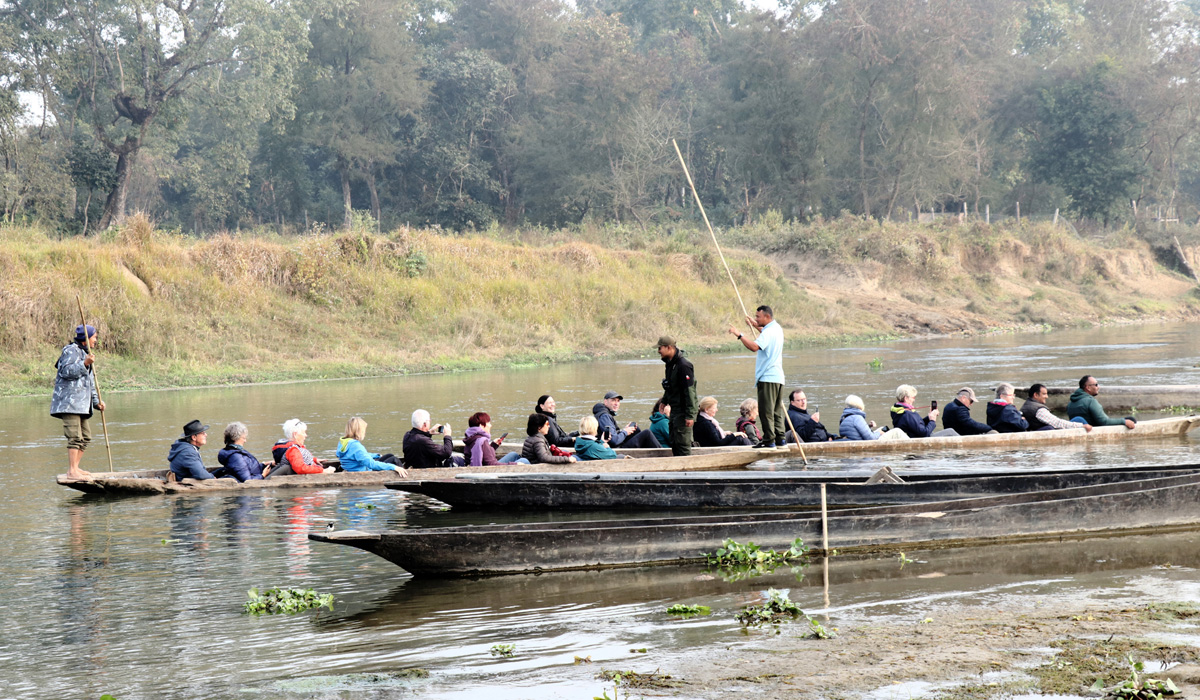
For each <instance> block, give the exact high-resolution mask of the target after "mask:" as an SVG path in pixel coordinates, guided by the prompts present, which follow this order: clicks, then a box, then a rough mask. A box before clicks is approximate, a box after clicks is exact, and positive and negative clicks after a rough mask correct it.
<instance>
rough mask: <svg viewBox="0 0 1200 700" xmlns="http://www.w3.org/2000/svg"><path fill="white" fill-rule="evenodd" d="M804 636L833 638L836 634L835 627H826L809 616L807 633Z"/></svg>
mask: <svg viewBox="0 0 1200 700" xmlns="http://www.w3.org/2000/svg"><path fill="white" fill-rule="evenodd" d="M804 636H805V638H806V639H833V638H834V637H836V636H837V628H829V627H826V626H825V625H822V624H821V623H820V622H817V621H816V620H815V619H813V618H811V617H810V618H808V634H806V635H804Z"/></svg>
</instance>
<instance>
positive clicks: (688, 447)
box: [658, 335, 699, 457]
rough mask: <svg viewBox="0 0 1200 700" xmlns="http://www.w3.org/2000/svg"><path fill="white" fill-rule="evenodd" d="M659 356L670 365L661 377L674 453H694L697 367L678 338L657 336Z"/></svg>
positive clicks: (681, 454) (676, 454)
mask: <svg viewBox="0 0 1200 700" xmlns="http://www.w3.org/2000/svg"><path fill="white" fill-rule="evenodd" d="M658 356H659V357H661V358H662V361H663V362H664V363H666V365H667V371H666V377H665V378H664V379H663V381H662V386H663V390H664V391H665V392H666V393H664V394H663V400H664V401H666V402H667V405H669V406H670V407H671V454H673V455H675V456H676V457H682V456H684V455H690V454H691V453H692V426H693V425H695V424H696V413H697V412H698V411H699V401H697V399H696V368H695V367H693V366H692V362H691V360H689V359H687V358H686V357H684V356H683V351H682V350H680V349H679V348H678V347H676V346H675V339H674V338H672V337H670V336H666V335H664V336H663V337H661V338H659V339H658Z"/></svg>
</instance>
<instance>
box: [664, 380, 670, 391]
mask: <svg viewBox="0 0 1200 700" xmlns="http://www.w3.org/2000/svg"><path fill="white" fill-rule="evenodd" d="M662 388H663V391H667V390H669V389H670V388H671V383H670V382H668V381H667V380H666V379H665V378H664V379H663V380H662Z"/></svg>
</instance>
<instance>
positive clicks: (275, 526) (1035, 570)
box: [0, 324, 1200, 700]
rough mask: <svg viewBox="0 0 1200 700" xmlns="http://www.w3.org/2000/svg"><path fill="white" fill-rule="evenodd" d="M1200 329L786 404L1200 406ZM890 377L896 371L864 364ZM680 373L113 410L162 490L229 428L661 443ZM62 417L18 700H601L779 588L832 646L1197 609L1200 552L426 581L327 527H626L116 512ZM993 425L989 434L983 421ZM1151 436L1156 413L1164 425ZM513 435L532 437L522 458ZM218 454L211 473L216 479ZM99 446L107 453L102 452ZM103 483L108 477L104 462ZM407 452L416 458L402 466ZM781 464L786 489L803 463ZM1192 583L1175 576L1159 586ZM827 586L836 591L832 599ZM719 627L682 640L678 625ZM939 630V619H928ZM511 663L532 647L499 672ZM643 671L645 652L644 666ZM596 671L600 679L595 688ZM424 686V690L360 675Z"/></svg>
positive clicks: (39, 460)
mask: <svg viewBox="0 0 1200 700" xmlns="http://www.w3.org/2000/svg"><path fill="white" fill-rule="evenodd" d="M1198 340H1200V326H1196V325H1182V324H1173V325H1156V326H1137V327H1115V328H1101V329H1094V330H1085V331H1063V332H1055V333H1048V334H1021V335H1002V336H992V337H985V338H968V339H962V338H952V339H937V340H926V341H906V342H896V343H887V344H877V345H864V346H861V347H851V348H840V349H817V350H803V351H791V352H788V353H786V354H785V370H786V372H787V374H788V377H789V384H791V385H794V386H803V387H804V388H805V389H807V391H808V395H809V397H810V401H812V402H815V403H817V404H818V405H819V406H820V407H822V409H823V410H822V413H823V416H822V417H823V420H824V422H825V423H826V424H827V425H831V426H833V425H836V422H837V416H838V415H839V414H840V412H841V406H842V403H841V399H842V398H843V397H844V396H845V395H846V394H848V393H858V394H860V395H861V396H862V397H863V398H864V399H865V401H866V403H867V408H868V415H870V416H871V417H874V418H875V419H877V420H882V419H886V415H887V414H886V407H887V406H888V405H890V403H891V400H890V399H891V396H892V391H893V390H894V388H895V387H896V385H898V384H901V383H911V384H915V385H916V386H917V387H919V388H920V389H921V396H920V397H919V398H920V399H923V400H926V401H927V400H928V399H929V398H937V399H939V401H940V402H942V403H945V402H948V401H949V400H950V399H951V398H952V396H953V392H954V390H956V389H957V388H958V387H959V386H962V385H964V384H969V385H972V386H974V387H975V388H976V390H977V391H980V393H981V394H982V393H984V390H985V389H986V388H987V387H990V386H995V384H996V383H997V382H1000V381H1011V382H1013V383H1015V384H1017V385H1028V384H1030V383H1032V382H1034V381H1041V382H1043V383H1047V384H1074V383H1075V381H1077V380H1078V378H1079V376H1081V375H1082V374H1084V373H1085V372H1090V373H1093V374H1096V375H1097V376H1098V377H1099V378H1100V381H1101V396H1100V398H1101V400H1103V388H1104V386H1106V385H1119V384H1151V383H1163V384H1184V383H1200V369H1197V368H1196V365H1198V364H1200V352H1198V351H1197V349H1196V348H1197V341H1198ZM874 358H879V359H880V360H881V361H882V362H883V369H882V370H880V371H872V370H869V369H868V367H867V365H868V363H869V362H870V361H871V360H872V359H874ZM694 359H695V362H696V365H697V374H698V379H699V386H700V391H701V393H702V394H713V395H714V396H716V397H717V398H718V400H719V401H720V402H721V405H722V409H721V413H720V414H719V417H720V418H721V419H722V421H723V422H724V423H725V425H726V426H727V427H729V426H731V425H732V422H733V419H734V417H735V414H736V406H737V404H738V403H739V402H740V401H741V399H743V398H745V397H746V396H750V395H752V392H753V384H752V374H753V356H752V355H751V354H749V353H745V354H736V355H714V356H699V357H697V358H694ZM661 376H662V364H661V362H659V361H658V359H657V357H656V356H648V357H647V358H645V359H643V360H632V361H624V362H601V363H592V364H579V365H565V366H558V367H550V368H535V369H521V370H509V371H496V372H479V373H466V374H455V375H431V376H420V377H397V378H386V379H371V380H362V381H350V382H327V383H315V384H298V385H283V386H266V387H247V388H230V389H201V390H190V391H177V392H145V393H137V394H112V395H109V396H106V398H107V400H108V404H109V407H110V411H109V430H110V433H111V436H112V442H113V455H114V459H115V460H116V461H117V467H118V468H119V469H126V468H161V467H162V466H165V455H166V451H167V448H168V446H169V444H170V442H171V440H172V439H173V438H174V437H175V436H176V435H177V434H178V433H179V431H180V426H182V425H183V424H184V423H186V422H187V421H189V420H191V419H192V418H200V419H201V420H203V421H205V422H206V423H210V424H212V426H213V429H212V431H213V435H214V437H213V443H215V442H219V434H220V431H221V428H222V427H223V426H224V425H225V424H226V423H228V422H229V421H232V420H241V421H243V422H244V423H246V424H247V425H248V426H249V427H250V431H251V436H250V441H249V444H248V447H249V449H250V450H251V451H252V452H255V453H256V454H259V455H260V456H265V455H266V454H267V453H268V451H269V446H270V444H271V443H273V442H274V440H275V439H276V436H277V433H278V430H279V428H278V426H279V425H280V424H281V423H282V422H283V420H285V419H287V418H291V417H298V418H300V419H302V420H305V421H306V422H308V423H309V426H310V427H309V436H310V437H309V446H310V447H312V448H313V449H314V451H316V452H318V453H330V452H332V449H333V447H334V445H335V443H336V440H337V438H338V437H340V436H341V434H342V429H343V427H344V425H345V420H346V418H347V417H348V416H350V415H354V414H357V415H361V416H363V417H364V418H366V419H367V421H368V422H369V423H370V428H369V430H368V435H367V440H366V443H367V445H368V447H370V448H371V449H373V450H376V451H393V450H396V448H397V447H398V444H399V442H400V438H401V436H402V435H403V433H404V432H405V431H406V430H407V429H408V427H409V415H410V414H411V412H412V411H413V409H415V408H418V407H421V408H427V409H429V410H430V411H431V412H432V413H433V416H434V420H435V421H436V422H446V421H448V422H450V423H451V424H452V425H453V426H454V429H455V430H456V431H457V433H458V434H460V435H461V433H462V430H463V429H464V428H465V427H466V417H467V416H468V415H470V414H471V413H473V412H474V411H477V410H485V411H488V412H489V413H491V415H492V416H493V420H494V423H495V428H496V430H495V432H496V433H497V434H498V433H500V432H504V431H506V430H507V431H510V432H511V433H512V437H510V441H512V442H513V443H514V444H518V445H519V437H520V436H523V427H524V423H525V417H526V416H527V415H528V412H529V410H530V409H532V407H533V403H534V401H535V400H536V398H537V397H538V396H539V395H540V394H543V393H547V392H549V393H552V394H553V395H554V396H555V398H556V399H557V400H558V404H559V415H560V420H561V422H562V423H563V424H564V426H566V425H570V424H573V423H574V422H575V421H576V420H577V419H578V418H579V417H580V416H582V415H584V414H585V413H586V412H589V411H590V408H591V406H592V404H593V403H595V402H596V401H598V400H599V398H600V396H601V395H602V394H603V392H604V391H606V390H608V389H614V390H617V391H620V392H621V393H622V394H624V395H625V396H626V399H627V400H626V401H625V403H624V404H623V405H622V410H621V418H622V419H625V420H636V421H638V422H639V423H640V424H643V425H644V424H646V423H647V422H648V421H647V418H648V414H649V410H650V407H651V405H652V403H653V401H654V400H655V398H656V397H657V396H658V395H659V394H660V389H659V380H660V378H661ZM47 406H48V398H36V399H10V400H3V401H0V506H2V507H0V526H2V527H3V531H4V533H5V537H4V538H3V539H0V594H2V595H3V608H4V613H5V615H4V616H5V622H4V625H3V627H0V679H3V680H4V681H5V682H4V683H3V684H0V698H8V697H11V698H84V697H88V698H96V697H98V696H99V695H100V694H102V693H111V694H113V695H115V696H117V697H118V698H122V700H127V699H128V698H200V697H214V698H215V697H243V696H247V697H262V698H293V697H295V698H311V697H321V698H324V697H331V698H332V697H337V698H343V697H345V698H376V697H378V698H390V697H400V696H412V695H413V694H414V693H415V694H417V695H420V696H422V697H439V698H457V697H464V698H466V697H481V690H482V689H486V690H487V692H486V696H487V697H489V698H524V697H537V698H557V697H562V698H581V697H592V696H593V695H598V694H599V693H600V690H601V685H602V684H601V682H600V681H597V680H596V679H595V678H594V676H595V673H596V672H597V671H598V670H599V667H600V666H607V667H609V668H637V669H640V670H652V669H653V668H655V667H658V666H662V667H663V668H664V670H665V669H667V668H669V667H670V665H671V663H672V662H673V661H674V660H677V659H680V658H683V657H684V656H686V655H688V654H695V653H699V652H700V651H702V650H704V649H707V648H716V647H714V645H716V644H720V645H722V646H721V647H719V648H724V646H729V645H734V646H736V645H739V644H746V643H751V642H748V641H745V640H746V639H747V638H745V637H743V636H742V635H741V634H740V633H739V631H738V627H737V625H736V623H734V622H733V621H732V613H733V612H734V611H736V609H738V608H739V607H741V606H743V605H745V604H747V603H748V602H752V601H754V600H756V599H757V598H758V597H760V596H761V592H762V591H763V590H765V589H766V588H768V587H771V586H775V587H782V588H790V589H791V590H792V598H793V599H794V600H796V601H797V602H799V603H800V605H801V606H802V607H804V608H805V609H806V610H814V611H815V610H822V609H824V608H825V607H826V596H828V613H826V614H827V615H828V616H829V618H830V620H831V622H832V623H833V624H834V625H840V626H852V625H854V624H856V623H860V622H863V621H866V620H869V619H871V618H872V617H873V616H878V615H909V614H915V613H914V611H918V612H919V611H929V610H936V609H937V608H938V606H940V605H945V604H947V601H958V600H964V599H966V600H972V601H980V600H983V601H991V600H996V601H1002V600H1003V599H1004V598H1005V596H1013V595H1022V594H1025V593H1029V592H1037V591H1045V590H1053V591H1058V592H1061V593H1063V594H1070V595H1089V596H1097V595H1098V596H1103V595H1105V594H1106V593H1105V592H1106V591H1111V592H1113V594H1114V595H1116V594H1117V593H1118V592H1120V593H1121V594H1122V595H1125V594H1133V593H1140V594H1145V595H1152V596H1160V597H1165V598H1168V599H1183V598H1187V597H1190V598H1192V599H1194V598H1195V597H1196V595H1197V589H1198V587H1200V575H1197V572H1196V569H1195V567H1196V566H1197V564H1200V561H1196V560H1197V558H1198V557H1200V555H1198V554H1197V552H1200V548H1198V547H1197V546H1196V545H1197V539H1198V536H1197V535H1195V534H1192V533H1182V534H1173V535H1161V536H1155V537H1137V538H1132V537H1130V538H1113V539H1104V540H1091V541H1086V542H1077V543H1058V544H1055V545H1047V544H1038V545H1021V546H1006V547H987V548H976V549H964V550H948V551H936V552H925V553H917V554H915V555H914V554H911V553H910V555H909V556H910V557H913V556H915V557H916V559H917V561H918V563H916V564H909V565H907V566H906V567H904V568H900V567H899V565H898V563H897V562H896V560H895V559H894V558H893V557H888V558H885V559H852V558H835V559H834V560H832V561H831V562H829V563H828V565H827V566H826V567H823V566H822V565H821V564H820V563H815V564H813V565H810V566H809V567H807V568H806V569H804V570H802V571H799V572H796V573H797V574H799V576H797V575H795V574H793V573H792V572H786V573H781V574H777V575H775V576H771V577H767V578H765V579H755V580H751V581H742V582H726V581H723V580H721V579H719V578H715V579H714V578H711V577H709V576H707V575H705V574H704V572H703V570H702V569H701V568H695V567H693V568H679V567H666V568H651V569H637V570H622V571H607V572H587V573H570V574H554V575H543V576H518V577H502V578H496V579H484V580H477V581H450V582H446V581H438V582H433V581H420V580H413V579H411V578H409V577H408V576H407V575H406V574H405V573H403V572H402V571H401V570H400V569H398V568H396V567H394V566H392V565H391V564H388V563H386V562H384V561H383V560H380V559H377V558H375V557H373V556H372V555H370V554H366V553H364V552H360V551H358V550H354V549H350V548H345V547H338V546H333V545H322V544H317V543H310V542H309V541H308V539H307V537H306V535H307V533H308V532H309V531H310V530H311V529H312V528H313V527H323V526H324V524H325V523H326V522H328V521H335V522H336V523H337V524H338V526H339V527H340V528H347V527H352V526H356V527H367V528H380V527H436V526H440V525H448V524H459V523H463V522H492V521H499V520H502V519H503V520H506V521H510V520H516V519H518V518H525V519H564V518H580V517H621V516H620V514H612V513H608V514H587V515H586V516H583V515H580V514H572V513H551V514H526V515H519V516H518V515H513V516H508V515H505V514H497V513H486V514H477V513H464V512H450V511H447V510H445V509H444V507H443V506H441V505H440V504H438V503H436V502H433V501H429V500H426V499H423V498H421V497H419V496H406V495H405V494H402V493H398V492H390V491H383V490H353V489H350V490H322V491H300V492H297V491H278V492H260V493H255V494H253V495H233V496H215V495H214V496H204V497H185V496H177V497H136V498H125V499H107V500H106V499H99V498H91V497H85V496H83V495H82V494H77V493H76V492H73V491H69V490H67V489H63V488H61V487H57V486H55V485H54V483H53V478H54V475H55V474H57V473H60V472H62V471H64V464H63V462H64V458H65V456H64V454H63V442H64V441H63V438H62V437H61V435H60V432H59V424H58V422H57V421H55V420H54V419H52V418H50V417H49V416H48V415H47V414H46V411H47ZM976 414H977V415H976V418H980V419H981V418H982V407H977V409H976ZM1143 417H1148V416H1143ZM514 438H517V439H516V440H514ZM1193 441H1194V439H1188V438H1185V439H1163V440H1153V441H1148V442H1131V443H1128V444H1123V445H1119V446H1109V447H1102V448H1083V447H1061V448H1050V449H1048V450H1047V451H1044V452H1029V451H1013V452H1007V453H978V454H971V453H962V454H950V455H938V456H936V457H931V458H928V459H921V460H909V459H905V458H904V457H903V456H901V455H895V456H888V457H876V458H868V459H861V458H860V459H826V460H822V462H821V467H822V468H829V469H860V468H862V467H863V466H872V467H873V466H877V465H879V466H882V465H884V464H889V465H892V466H893V467H896V468H906V469H909V468H911V469H920V468H931V467H946V466H956V467H962V466H973V467H974V466H977V467H979V468H981V469H992V468H998V467H1004V468H1046V467H1053V466H1066V465H1079V464H1086V465H1096V466H1109V465H1121V464H1163V463H1183V462H1190V461H1195V460H1194V458H1193V456H1192V452H1193V448H1194V445H1193ZM213 443H210V446H209V448H206V450H205V452H204V454H205V459H206V461H207V462H210V463H212V462H215V455H216V449H217V448H218V447H219V446H218V445H215V444H213ZM94 444H95V443H94ZM99 444H100V446H99V447H94V448H93V449H92V450H91V451H89V452H88V456H87V459H86V460H85V466H86V467H89V468H91V469H93V470H103V465H104V451H103V446H102V442H100V443H99ZM397 451H398V450H397ZM776 466H788V465H787V464H784V463H783V462H782V460H780V461H779V462H778V464H777V465H776ZM1168 562H1169V563H1171V564H1173V565H1174V566H1172V567H1170V568H1163V567H1157V566H1156V565H1159V564H1164V563H1168ZM826 581H828V586H826ZM276 585H278V586H299V587H313V588H315V589H317V590H318V591H321V592H329V593H333V594H334V595H335V596H336V599H337V603H336V605H335V610H334V611H333V612H332V613H331V612H329V611H324V612H322V613H320V614H318V615H315V616H311V615H309V616H297V617H270V618H250V617H247V616H245V615H242V614H241V612H240V611H241V604H242V602H243V601H244V600H245V597H246V594H245V591H246V589H248V588H250V587H251V586H259V587H269V586H276ZM677 601H685V602H699V603H704V604H707V605H711V606H712V607H713V608H714V611H715V614H714V615H713V616H712V617H708V618H698V619H693V620H689V621H676V620H671V619H668V618H667V617H666V616H665V615H664V614H663V613H662V610H663V609H664V608H665V607H666V606H667V605H669V604H670V603H672V602H677ZM921 614H923V613H921ZM497 643H512V644H515V645H516V646H517V655H516V656H515V657H513V658H512V659H496V658H493V657H492V656H491V655H490V654H489V653H488V649H489V648H490V647H491V646H492V645H493V644H497ZM640 648H646V649H648V652H647V653H646V654H639V653H634V652H632V651H631V649H640ZM575 656H580V657H591V659H592V660H593V661H594V662H595V663H594V664H593V665H591V666H587V665H578V666H577V665H574V664H573V660H574V657H575ZM414 667H419V668H424V669H428V670H429V671H430V672H431V674H432V675H431V677H430V678H429V679H426V680H420V681H407V680H403V681H402V680H394V679H380V678H379V677H377V676H369V675H366V676H364V675H361V674H378V673H391V672H395V671H400V670H402V669H406V668H414Z"/></svg>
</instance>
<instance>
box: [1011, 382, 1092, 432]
mask: <svg viewBox="0 0 1200 700" xmlns="http://www.w3.org/2000/svg"><path fill="white" fill-rule="evenodd" d="M1028 395H1029V398H1028V399H1025V403H1023V404H1021V415H1022V416H1024V417H1025V420H1027V421H1029V429H1030V430H1079V429H1080V428H1082V429H1083V430H1086V431H1087V432H1089V433H1090V432H1092V426H1090V425H1088V424H1087V423H1076V422H1075V421H1070V420H1063V419H1062V418H1059V417H1058V416H1056V415H1054V414H1053V413H1051V412H1050V409H1049V408H1047V407H1046V399H1048V398H1050V390H1049V389H1047V388H1046V385H1045V384H1034V385H1033V386H1031V387H1029V394H1028Z"/></svg>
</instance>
